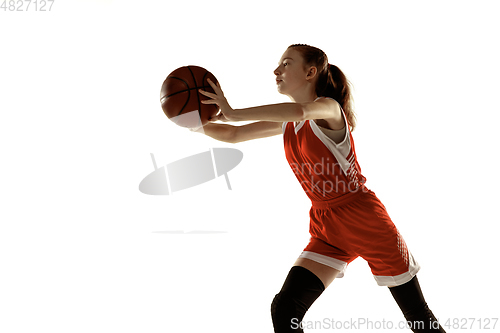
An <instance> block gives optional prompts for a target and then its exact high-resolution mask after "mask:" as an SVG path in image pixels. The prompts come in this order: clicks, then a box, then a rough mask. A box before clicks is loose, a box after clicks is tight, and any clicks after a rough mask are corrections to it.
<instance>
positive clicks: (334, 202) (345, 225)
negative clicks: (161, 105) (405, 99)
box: [200, 44, 444, 333]
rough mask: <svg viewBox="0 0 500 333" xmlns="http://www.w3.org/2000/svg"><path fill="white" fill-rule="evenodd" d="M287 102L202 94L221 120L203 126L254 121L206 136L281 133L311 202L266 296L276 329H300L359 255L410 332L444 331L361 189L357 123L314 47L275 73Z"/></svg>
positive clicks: (340, 82)
mask: <svg viewBox="0 0 500 333" xmlns="http://www.w3.org/2000/svg"><path fill="white" fill-rule="evenodd" d="M274 74H275V75H276V84H277V88H278V91H279V92H280V93H281V94H284V95H287V96H288V97H289V98H290V100H291V101H292V102H291V103H281V104H274V105H265V106H258V107H254V108H247V109H238V110H233V109H232V108H231V107H230V105H229V104H228V102H227V100H226V98H225V97H224V94H223V92H222V90H221V87H220V85H217V86H216V85H215V84H213V83H212V82H210V84H211V86H212V87H213V89H214V91H215V93H214V94H213V93H209V92H206V91H201V90H200V93H202V94H203V95H205V96H208V97H210V98H211V99H209V100H206V101H203V103H205V104H217V105H218V106H219V108H220V113H219V114H218V115H217V116H215V117H214V118H213V119H212V120H211V121H216V120H221V121H247V120H259V121H258V122H254V123H251V124H248V125H244V126H231V125H226V124H213V123H209V124H207V125H206V126H204V127H203V131H204V133H205V134H206V135H209V136H211V137H212V138H215V139H217V140H221V141H226V142H231V143H236V142H242V141H246V140H251V139H257V138H264V137H269V136H273V135H277V134H283V136H284V145H285V154H286V158H287V160H288V162H289V164H290V166H291V167H292V170H293V171H294V173H295V176H296V177H297V179H298V180H299V182H300V183H301V185H302V187H303V189H304V190H305V192H306V194H307V195H308V197H309V198H310V199H311V203H312V207H311V210H310V213H309V215H310V229H309V230H310V234H311V238H310V242H309V244H308V245H307V246H306V247H305V249H304V251H303V252H302V254H301V255H300V256H299V258H298V259H297V261H296V262H295V264H294V266H293V267H292V268H291V270H290V272H289V273H288V276H287V278H286V280H285V282H284V284H283V287H282V289H281V291H280V292H279V293H278V294H277V295H276V296H275V297H274V300H273V302H272V305H271V315H272V320H273V325H274V330H275V332H279V333H282V332H302V329H301V328H300V325H298V323H300V321H301V320H302V318H303V317H304V314H305V313H306V311H307V310H308V309H309V307H310V306H311V305H312V304H313V302H314V301H315V300H316V299H317V298H318V297H319V296H320V295H321V294H322V292H323V291H324V290H325V288H327V287H328V285H330V283H331V282H332V281H333V280H334V279H335V278H336V277H339V278H340V277H342V276H343V275H344V271H345V269H346V267H347V265H348V264H349V263H350V262H351V261H353V260H354V259H355V258H357V257H362V258H364V259H365V260H366V261H367V262H368V264H369V266H370V268H371V271H372V273H373V275H374V278H375V280H376V281H377V283H378V284H379V285H380V286H387V287H389V290H390V291H391V294H392V295H393V297H394V299H395V300H396V302H397V304H398V305H399V307H400V308H401V310H402V312H403V314H404V316H405V318H406V319H407V321H408V325H409V327H411V329H412V330H413V331H414V332H430V331H434V332H444V330H443V328H442V327H441V326H440V325H439V323H438V322H437V320H436V318H435V317H434V315H433V314H432V312H431V311H430V310H429V307H428V306H427V303H426V301H425V299H424V297H423V295H422V291H421V289H420V286H419V283H418V280H417V276H416V274H417V272H418V270H419V269H420V267H419V265H418V263H417V262H416V261H415V260H414V258H413V256H412V254H411V253H410V251H409V250H408V248H407V247H406V244H405V242H404V240H403V238H402V237H401V235H400V234H399V232H398V230H397V228H396V227H395V226H394V224H393V222H392V221H391V219H390V217H389V215H388V214H387V212H386V209H385V207H384V205H383V204H382V203H381V202H380V200H379V199H378V198H377V196H376V195H375V193H374V192H372V191H371V190H369V189H368V188H366V186H365V185H364V184H365V181H366V179H365V177H363V175H362V174H361V168H360V166H359V164H358V162H357V159H356V152H355V148H354V140H353V137H352V134H351V131H352V130H353V129H354V127H355V125H356V119H355V115H354V112H353V110H352V108H351V93H350V88H349V83H348V81H347V79H346V77H345V76H344V74H343V73H342V71H341V70H340V69H339V68H338V67H337V66H335V65H331V64H329V63H328V58H327V56H326V54H325V53H324V52H323V51H321V50H320V49H318V48H315V47H312V46H309V45H303V44H295V45H291V46H290V47H288V49H287V50H286V52H285V53H284V54H283V56H282V57H281V60H280V62H279V66H278V67H277V68H276V70H275V71H274Z"/></svg>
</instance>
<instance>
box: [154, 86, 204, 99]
mask: <svg viewBox="0 0 500 333" xmlns="http://www.w3.org/2000/svg"><path fill="white" fill-rule="evenodd" d="M202 88H203V89H205V88H212V87H210V86H202V87H195V88H189V89H184V90H181V91H177V92H174V93H172V94H170V95H167V96H163V97H162V98H169V97H170V96H174V95H177V94H180V93H183V92H186V91H189V90H195V89H202Z"/></svg>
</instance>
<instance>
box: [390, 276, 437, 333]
mask: <svg viewBox="0 0 500 333" xmlns="http://www.w3.org/2000/svg"><path fill="white" fill-rule="evenodd" d="M389 290H390V291H391V294H392V296H393V297H394V299H395V300H396V303H398V306H399V308H400V309H401V311H402V312H403V315H404V316H405V318H406V320H407V321H408V322H409V325H411V329H412V331H413V332H415V333H426V332H442V333H445V331H444V329H443V328H442V327H441V325H439V322H438V321H437V319H436V317H434V314H433V313H432V311H431V310H430V309H429V306H428V305H427V302H426V301H425V299H424V295H423V294H422V290H421V289H420V284H419V283H418V280H417V277H416V276H415V277H414V278H413V279H411V280H410V281H409V282H407V283H405V284H403V285H400V286H397V287H393V288H389Z"/></svg>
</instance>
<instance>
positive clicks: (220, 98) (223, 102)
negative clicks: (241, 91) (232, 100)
mask: <svg viewBox="0 0 500 333" xmlns="http://www.w3.org/2000/svg"><path fill="white" fill-rule="evenodd" d="M207 81H208V83H209V84H210V86H211V87H212V89H213V90H214V91H215V94H212V93H209V92H208V91H204V90H201V89H200V90H199V92H200V94H202V95H205V96H207V97H210V98H211V99H207V100H205V101H201V102H202V103H203V104H217V105H218V106H219V108H220V111H221V112H219V114H217V115H216V116H213V117H212V118H211V119H209V121H211V122H212V121H217V120H220V121H235V120H236V119H235V116H234V113H235V111H234V110H233V108H232V107H231V106H230V105H229V103H228V102H227V99H226V97H224V93H223V92H222V89H221V87H220V83H219V82H217V85H215V84H214V83H213V82H212V81H211V80H210V79H207Z"/></svg>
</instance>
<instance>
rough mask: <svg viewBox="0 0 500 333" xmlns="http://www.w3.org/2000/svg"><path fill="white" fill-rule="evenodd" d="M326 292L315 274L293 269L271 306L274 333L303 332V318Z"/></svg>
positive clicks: (295, 267) (297, 268)
mask: <svg viewBox="0 0 500 333" xmlns="http://www.w3.org/2000/svg"><path fill="white" fill-rule="evenodd" d="M324 290H325V286H324V285H323V282H321V280H320V279H319V278H318V277H317V276H316V275H315V274H314V273H312V272H311V271H309V270H308V269H306V268H304V267H300V266H294V267H292V269H291V270H290V272H289V273H288V276H287V278H286V280H285V283H284V284H283V287H282V288H281V291H280V292H279V293H278V294H276V296H275V297H274V299H273V302H272V304H271V316H272V319H273V326H274V332H276V333H292V332H293V333H298V332H303V330H302V329H301V328H300V323H301V322H302V318H304V315H305V313H306V312H307V310H308V309H309V308H310V307H311V305H312V304H313V303H314V301H315V300H316V299H317V298H318V297H319V296H320V295H321V294H322V293H323V291H324Z"/></svg>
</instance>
